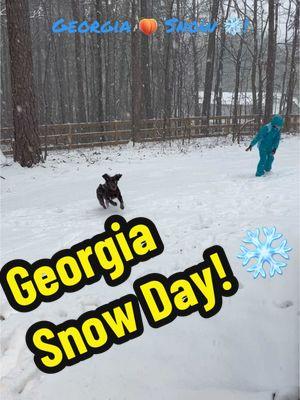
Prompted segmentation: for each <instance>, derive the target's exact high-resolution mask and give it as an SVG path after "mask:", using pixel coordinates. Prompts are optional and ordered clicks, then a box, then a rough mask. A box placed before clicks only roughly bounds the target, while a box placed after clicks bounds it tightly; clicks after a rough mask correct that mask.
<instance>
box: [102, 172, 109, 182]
mask: <svg viewBox="0 0 300 400" xmlns="http://www.w3.org/2000/svg"><path fill="white" fill-rule="evenodd" d="M102 178H103V179H105V180H106V182H107V181H108V180H109V175H107V174H104V175H102Z"/></svg>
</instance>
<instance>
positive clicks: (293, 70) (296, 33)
mask: <svg viewBox="0 0 300 400" xmlns="http://www.w3.org/2000/svg"><path fill="white" fill-rule="evenodd" d="M299 5H300V2H299V0H297V2H296V11H295V19H294V36H293V46H292V54H291V67H290V77H289V84H288V91H287V101H286V115H289V114H291V113H292V107H293V97H294V87H295V83H296V51H297V47H298V43H299Z"/></svg>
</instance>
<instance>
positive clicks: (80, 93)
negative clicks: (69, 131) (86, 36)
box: [72, 0, 86, 122]
mask: <svg viewBox="0 0 300 400" xmlns="http://www.w3.org/2000/svg"><path fill="white" fill-rule="evenodd" d="M72 13H73V18H74V20H75V21H79V20H80V12H79V7H78V0H72ZM74 36H75V66H76V81H77V82H76V86H77V120H78V122H86V109H85V99H84V90H83V73H82V66H81V65H82V60H81V39H80V36H81V35H80V34H78V33H76V34H75V35H74Z"/></svg>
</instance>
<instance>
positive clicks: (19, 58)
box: [6, 0, 42, 167]
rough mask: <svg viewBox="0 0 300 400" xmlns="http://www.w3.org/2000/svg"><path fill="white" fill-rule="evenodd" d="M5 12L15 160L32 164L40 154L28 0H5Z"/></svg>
mask: <svg viewBox="0 0 300 400" xmlns="http://www.w3.org/2000/svg"><path fill="white" fill-rule="evenodd" d="M6 14H7V27H8V38H9V51H10V65H11V89H12V101H13V123H14V132H15V143H14V149H13V150H14V160H15V161H17V162H19V163H20V164H21V166H22V167H32V165H34V164H37V163H38V162H40V161H41V159H42V156H41V146H40V138H39V131H38V122H37V108H36V101H35V93H34V83H33V62H32V45H31V36H30V20H29V8H28V1H27V0H19V1H14V2H12V1H11V0H6Z"/></svg>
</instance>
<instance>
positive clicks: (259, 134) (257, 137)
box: [246, 127, 264, 151]
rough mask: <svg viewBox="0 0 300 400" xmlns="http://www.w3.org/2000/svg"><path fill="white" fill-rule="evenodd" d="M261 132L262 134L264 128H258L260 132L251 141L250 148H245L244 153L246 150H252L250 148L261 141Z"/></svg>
mask: <svg viewBox="0 0 300 400" xmlns="http://www.w3.org/2000/svg"><path fill="white" fill-rule="evenodd" d="M263 132H264V127H262V128H260V130H259V131H258V132H257V134H256V135H255V137H254V138H253V139H252V141H251V143H250V146H249V147H247V149H246V151H248V150H250V151H251V150H252V147H253V146H255V145H256V143H257V142H259V141H260V140H261V139H262V136H263Z"/></svg>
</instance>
